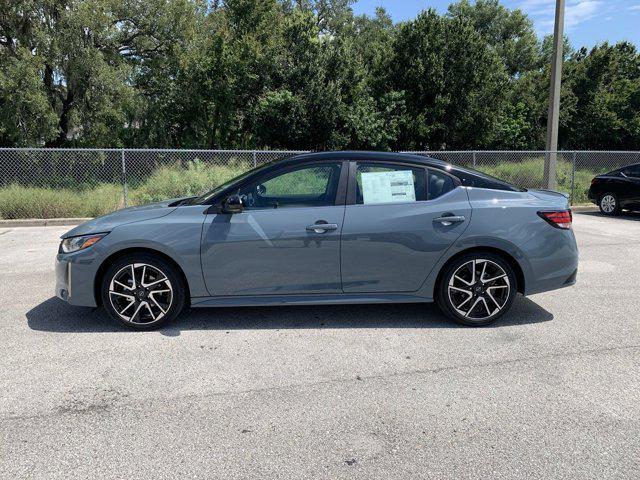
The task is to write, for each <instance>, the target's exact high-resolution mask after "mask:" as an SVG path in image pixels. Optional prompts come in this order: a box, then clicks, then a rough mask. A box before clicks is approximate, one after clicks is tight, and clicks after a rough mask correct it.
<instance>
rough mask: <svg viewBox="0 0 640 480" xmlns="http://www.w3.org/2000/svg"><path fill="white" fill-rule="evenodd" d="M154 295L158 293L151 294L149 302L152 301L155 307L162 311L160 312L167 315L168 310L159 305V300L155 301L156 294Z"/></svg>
mask: <svg viewBox="0 0 640 480" xmlns="http://www.w3.org/2000/svg"><path fill="white" fill-rule="evenodd" d="M154 293H156V292H151V293H150V294H149V300H151V301H152V302H153V303H154V305H155V306H156V307H158V308H159V309H160V311H161V312H162V313H163V314H165V313H167V312H166V310H165V309H164V308H162V307H161V306H160V304H159V303H158V301H157V300H156V299H155V297H154V296H153V294H154Z"/></svg>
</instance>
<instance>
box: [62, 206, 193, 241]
mask: <svg viewBox="0 0 640 480" xmlns="http://www.w3.org/2000/svg"><path fill="white" fill-rule="evenodd" d="M187 198H189V197H185V198H172V199H170V200H163V201H162V202H156V203H150V204H148V205H141V206H139V207H129V208H123V209H122V210H116V211H115V212H112V213H108V214H107V215H103V216H101V217H97V218H94V219H93V220H89V221H88V222H85V223H82V224H80V225H78V226H77V227H75V228H73V229H72V230H69V231H68V232H67V233H65V234H64V235H62V237H60V238H68V237H76V236H78V235H90V234H92V233H105V232H110V231H111V230H113V229H114V228H115V227H117V226H119V225H126V224H128V223H135V222H143V221H145V220H151V219H154V218H160V217H164V216H165V215H169V214H170V213H171V212H173V211H174V210H175V209H176V208H177V205H178V204H179V203H180V201H181V200H185V199H187Z"/></svg>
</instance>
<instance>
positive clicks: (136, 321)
mask: <svg viewBox="0 0 640 480" xmlns="http://www.w3.org/2000/svg"><path fill="white" fill-rule="evenodd" d="M132 265H134V268H133V271H134V275H135V277H136V278H135V283H134V284H133V285H132V281H131V277H132V275H131V273H130V272H131V269H130V267H131V266H132ZM127 267H129V268H127ZM161 275H164V279H163V277H162V276H161ZM143 276H144V278H145V279H146V281H145V280H143V281H140V278H141V277H143ZM114 277H115V278H114ZM112 282H113V283H112ZM125 284H126V285H125ZM145 284H147V286H148V288H145V287H144V286H145ZM132 286H134V287H137V288H135V289H131V287H132ZM111 287H113V288H114V291H113V292H112V291H111V290H110V289H111ZM116 290H118V291H117V292H116ZM168 292H169V293H168ZM100 295H101V297H102V305H103V306H104V308H105V309H106V310H107V312H108V313H109V315H110V316H111V317H112V318H114V319H115V320H117V321H119V322H120V323H121V324H123V325H125V326H127V327H129V328H132V329H134V330H155V329H157V328H160V327H161V326H163V325H166V324H167V323H169V322H172V321H173V320H175V318H176V317H177V316H178V315H180V313H181V312H182V310H183V308H184V306H185V301H186V295H185V286H184V283H183V280H182V277H181V275H180V274H179V273H178V272H177V271H176V268H175V267H174V266H173V265H171V264H169V263H168V262H166V261H165V260H163V259H162V258H160V257H157V256H155V255H152V254H148V253H134V254H130V255H125V256H123V257H122V258H119V259H118V260H116V261H115V262H114V263H113V264H111V265H110V266H109V267H108V268H107V270H106V272H105V273H104V276H103V278H102V282H101V285H100ZM127 297H131V298H127ZM132 301H133V302H134V304H133V305H132V306H130V307H127V305H129V303H130V302H132ZM144 303H146V305H144ZM141 304H143V305H141ZM139 306H140V307H139ZM123 309H124V310H123ZM118 310H120V312H121V313H122V314H120V313H118ZM133 310H135V312H134V313H135V314H136V315H135V316H134V315H133V314H132V313H131V312H132V311H133ZM154 312H155V313H154ZM126 316H130V317H131V318H129V319H126V318H124V317H126Z"/></svg>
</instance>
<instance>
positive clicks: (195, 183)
mask: <svg viewBox="0 0 640 480" xmlns="http://www.w3.org/2000/svg"><path fill="white" fill-rule="evenodd" d="M300 153H304V152H303V151H265V150H159V149H148V150H142V149H124V150H123V149H39V148H35V149H25V148H0V218H5V219H12V218H55V217H94V216H97V215H101V214H104V213H108V212H111V211H113V210H116V209H118V208H122V207H125V206H131V205H140V204H144V203H148V202H152V201H158V200H163V199H167V198H175V197H181V196H188V195H198V194H200V193H203V192H204V191H207V190H210V189H211V188H213V187H215V186H216V185H219V184H221V183H223V182H225V181H226V180H229V179H230V178H232V177H234V176H236V175H239V174H241V173H243V172H245V171H247V170H249V169H251V168H253V167H255V166H258V165H262V164H265V163H268V162H271V161H273V160H276V159H279V158H283V157H286V156H291V155H296V154H300ZM406 153H415V154H419V155H428V156H431V157H434V158H438V159H441V160H444V161H447V162H450V163H454V164H457V165H461V166H465V167H470V168H475V169H477V170H480V171H483V172H485V173H488V174H490V175H493V176H495V177H497V178H500V179H502V180H505V181H507V182H509V183H512V184H515V185H517V186H520V187H523V188H545V187H546V185H545V183H546V182H545V180H544V173H543V172H544V162H545V158H546V157H547V156H548V155H549V152H544V151H421V152H406ZM634 163H640V152H614V151H609V152H606V151H600V152H593V151H592V152H589V151H562V152H557V170H556V181H557V189H558V190H559V191H562V192H565V193H567V194H569V195H570V198H571V202H572V204H582V203H587V202H588V199H587V191H588V189H589V185H590V183H591V179H592V178H593V177H594V176H595V175H597V174H600V173H605V172H609V171H611V170H615V169H617V168H620V167H623V166H626V165H630V164H634Z"/></svg>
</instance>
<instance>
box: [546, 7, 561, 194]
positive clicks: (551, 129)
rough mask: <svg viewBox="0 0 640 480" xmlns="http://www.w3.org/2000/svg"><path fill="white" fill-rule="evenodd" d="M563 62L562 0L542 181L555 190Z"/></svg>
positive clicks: (555, 43)
mask: <svg viewBox="0 0 640 480" xmlns="http://www.w3.org/2000/svg"><path fill="white" fill-rule="evenodd" d="M563 61H564V0H556V21H555V27H554V29H553V57H552V59H551V87H550V89H549V116H548V118H547V152H548V153H547V155H546V156H545V161H544V181H545V184H546V186H547V188H548V189H550V190H554V189H555V188H556V165H557V163H558V154H557V151H558V123H559V116H560V85H561V83H562V62H563Z"/></svg>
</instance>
